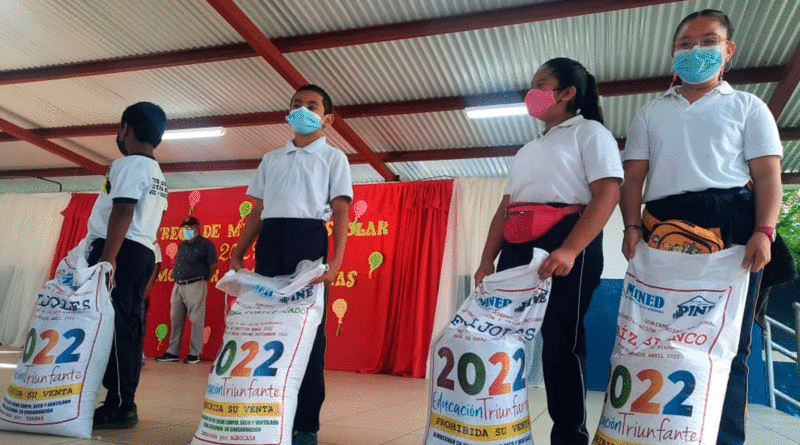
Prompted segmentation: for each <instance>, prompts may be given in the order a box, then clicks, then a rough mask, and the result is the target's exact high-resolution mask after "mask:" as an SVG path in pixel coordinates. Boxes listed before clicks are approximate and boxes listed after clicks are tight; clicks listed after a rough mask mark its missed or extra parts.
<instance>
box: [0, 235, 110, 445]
mask: <svg viewBox="0 0 800 445" xmlns="http://www.w3.org/2000/svg"><path fill="white" fill-rule="evenodd" d="M85 245H86V244H85V242H81V244H79V245H78V247H76V248H74V249H73V250H72V251H70V252H69V254H68V256H67V257H66V258H64V259H63V260H61V262H60V263H59V265H58V268H57V269H56V275H55V278H53V279H52V280H50V281H48V282H46V283H45V285H44V288H43V289H42V290H41V292H40V293H39V297H38V299H37V303H38V305H37V308H36V313H35V314H34V316H33V319H32V321H31V328H30V331H29V333H28V338H27V340H26V342H25V346H24V348H23V350H22V357H21V358H20V360H19V362H18V363H17V368H16V370H15V371H14V376H13V378H12V381H11V384H10V385H9V387H8V392H7V394H6V395H5V397H3V400H2V403H0V429H3V430H13V431H24V432H29V433H37V434H55V435H59V436H69V437H80V438H89V437H91V435H92V418H93V416H94V407H95V399H96V396H97V391H98V389H99V388H100V383H101V381H102V379H103V374H104V372H105V369H106V364H107V363H108V356H109V352H110V350H111V342H112V340H113V338H114V308H113V307H112V306H111V300H110V289H109V287H110V286H109V280H110V278H109V277H110V274H111V270H112V269H111V265H110V264H109V263H100V264H97V265H95V266H92V267H87V266H86V259H85V257H84V255H85Z"/></svg>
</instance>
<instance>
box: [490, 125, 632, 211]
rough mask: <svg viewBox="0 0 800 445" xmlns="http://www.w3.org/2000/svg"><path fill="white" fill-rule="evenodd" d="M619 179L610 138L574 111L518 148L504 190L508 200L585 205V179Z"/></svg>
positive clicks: (616, 156)
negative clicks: (573, 115)
mask: <svg viewBox="0 0 800 445" xmlns="http://www.w3.org/2000/svg"><path fill="white" fill-rule="evenodd" d="M623 177H624V174H623V171H622V162H621V161H620V156H619V146H618V145H617V141H616V140H615V139H614V136H613V135H612V134H611V132H610V131H608V129H606V127H604V126H603V124H601V123H600V122H597V121H594V120H587V119H585V118H584V117H583V116H581V115H577V116H575V117H573V118H570V119H567V120H566V121H564V122H562V123H560V124H558V125H556V126H555V127H553V128H551V129H550V131H548V132H547V133H546V134H539V136H538V137H537V138H536V139H534V140H532V141H531V142H528V143H527V144H525V146H523V147H522V148H520V149H519V151H518V152H517V154H516V156H514V160H513V162H512V164H511V172H510V173H509V175H508V182H507V183H506V188H505V191H504V194H506V195H511V202H518V201H524V202H540V203H547V202H557V203H564V204H584V205H585V204H588V203H589V201H590V200H591V199H592V190H591V188H590V187H589V184H590V183H592V182H593V181H596V180H598V179H602V178H620V179H622V178H623Z"/></svg>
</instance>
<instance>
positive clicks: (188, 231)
mask: <svg viewBox="0 0 800 445" xmlns="http://www.w3.org/2000/svg"><path fill="white" fill-rule="evenodd" d="M183 238H184V239H185V240H186V241H190V240H191V239H192V238H194V230H192V229H183Z"/></svg>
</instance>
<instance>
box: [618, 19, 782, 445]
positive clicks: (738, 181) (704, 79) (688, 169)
mask: <svg viewBox="0 0 800 445" xmlns="http://www.w3.org/2000/svg"><path fill="white" fill-rule="evenodd" d="M732 39H733V27H732V26H731V23H730V21H729V19H728V17H727V16H726V15H725V14H723V13H722V12H720V11H716V10H710V9H707V10H703V11H700V12H695V13H693V14H690V15H689V16H687V17H686V18H684V19H683V21H681V23H680V24H679V25H678V28H677V30H676V31H675V35H674V37H673V47H672V55H673V67H674V68H675V71H676V75H677V76H678V77H680V78H681V81H682V83H681V84H680V85H678V86H674V87H671V88H670V89H669V90H668V91H667V92H666V93H665V94H664V96H663V97H661V98H658V99H656V100H654V101H652V102H650V103H649V104H647V105H646V106H645V107H644V108H643V109H642V110H641V111H640V112H639V114H638V115H637V116H636V118H635V119H634V121H633V124H632V125H631V128H630V131H629V133H628V140H627V144H626V147H625V151H624V154H623V157H624V168H625V184H624V185H623V186H622V196H621V201H620V208H621V210H622V216H623V220H624V222H625V237H624V241H623V246H622V252H623V254H624V255H625V256H626V257H627V258H628V259H630V258H632V257H633V256H634V254H635V246H636V243H637V242H638V241H639V240H640V239H643V238H644V239H645V240H647V239H648V237H649V230H648V228H647V227H646V226H648V225H650V223H649V221H648V219H649V218H645V219H644V220H643V218H642V212H641V204H642V202H644V203H645V212H646V213H645V214H649V215H652V216H653V217H654V218H655V219H657V220H659V221H664V220H667V219H677V220H683V221H688V222H690V223H693V224H696V225H699V226H701V227H703V228H706V229H713V230H714V231H716V232H717V233H718V234H719V236H720V238H721V240H722V242H723V243H724V246H726V247H727V246H730V245H731V244H740V245H745V246H746V253H745V258H744V261H743V263H742V267H746V268H749V269H750V270H751V272H753V275H751V287H750V290H749V293H748V297H747V305H746V308H745V314H744V320H743V323H742V332H741V336H740V339H739V349H738V352H737V355H736V357H735V358H734V360H733V363H732V364H731V372H730V379H729V381H728V388H727V393H726V396H725V402H724V405H723V413H722V421H721V423H720V431H719V436H718V440H717V443H718V444H725V445H732V444H737V445H738V444H742V443H744V424H745V409H746V405H747V375H748V369H747V357H748V355H749V354H750V340H751V330H752V325H753V308H754V306H755V296H756V293H757V289H758V286H759V281H760V279H761V273H760V271H761V270H762V269H763V268H764V266H765V265H766V264H768V263H770V258H771V256H772V255H771V248H772V242H773V241H774V240H775V225H776V222H777V219H778V213H779V210H780V205H781V198H782V188H781V179H780V159H781V156H782V154H783V147H782V146H781V142H780V139H779V136H778V128H777V126H776V124H775V119H774V118H773V117H772V114H771V113H770V111H769V109H768V108H767V106H766V104H764V102H762V101H761V100H760V99H759V98H758V97H756V96H754V95H753V94H750V93H746V92H743V91H736V90H734V89H733V88H731V86H730V85H729V84H728V83H727V82H725V81H723V80H722V73H723V69H724V66H725V63H726V62H727V61H728V60H730V58H731V57H732V56H733V53H734V51H735V50H736V44H735V43H733V40H732ZM645 179H647V185H646V187H644V196H643V195H642V188H643V183H644V181H645ZM776 263H777V262H773V263H770V264H769V266H770V267H774V266H780V265H778V264H776Z"/></svg>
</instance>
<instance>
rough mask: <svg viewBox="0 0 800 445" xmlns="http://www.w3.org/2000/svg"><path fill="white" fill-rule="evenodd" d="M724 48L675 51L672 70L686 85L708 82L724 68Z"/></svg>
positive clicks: (714, 47)
mask: <svg viewBox="0 0 800 445" xmlns="http://www.w3.org/2000/svg"><path fill="white" fill-rule="evenodd" d="M722 60H723V58H722V46H695V47H694V48H692V49H689V50H685V49H684V50H677V51H675V57H674V58H673V59H672V68H673V69H675V73H677V74H678V76H679V77H680V78H681V80H683V81H684V82H685V83H690V84H698V83H704V82H708V81H709V80H711V79H713V78H714V76H716V75H718V74H719V70H720V68H722Z"/></svg>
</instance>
